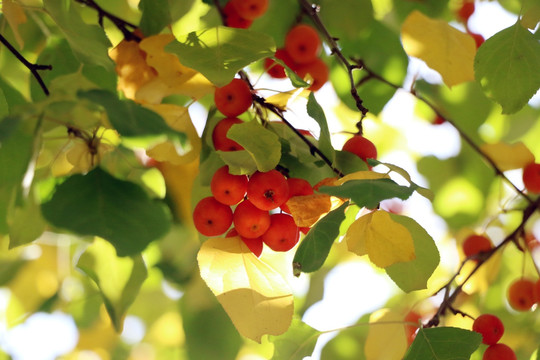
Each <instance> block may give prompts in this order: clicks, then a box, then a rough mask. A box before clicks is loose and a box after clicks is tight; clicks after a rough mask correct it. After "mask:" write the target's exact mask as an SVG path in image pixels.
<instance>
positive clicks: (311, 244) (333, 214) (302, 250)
mask: <svg viewBox="0 0 540 360" xmlns="http://www.w3.org/2000/svg"><path fill="white" fill-rule="evenodd" d="M347 206H349V203H348V202H345V203H344V204H342V205H341V206H340V207H339V208H337V209H335V210H332V211H330V212H329V213H328V214H327V215H326V216H325V217H323V218H322V219H320V220H319V221H318V222H317V223H316V224H315V226H313V227H312V228H311V230H310V231H309V232H308V233H307V235H306V237H305V238H304V240H302V243H300V246H298V249H297V250H296V253H295V254H294V259H293V272H294V275H295V276H299V275H300V273H301V272H306V273H308V272H313V271H317V270H319V269H320V268H321V266H323V264H324V261H325V260H326V258H327V257H328V254H329V253H330V249H331V247H332V244H333V243H334V241H335V240H336V238H337V237H338V236H339V227H340V225H341V223H342V222H343V220H345V208H347Z"/></svg>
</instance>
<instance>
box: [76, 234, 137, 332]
mask: <svg viewBox="0 0 540 360" xmlns="http://www.w3.org/2000/svg"><path fill="white" fill-rule="evenodd" d="M77 267H78V268H79V269H81V270H82V271H84V273H85V274H86V275H88V276H89V277H90V278H91V279H92V280H93V281H94V282H95V283H96V285H97V287H98V288H99V291H100V292H101V296H102V297H103V302H104V303H105V306H106V307H107V312H108V313H109V316H110V317H111V320H112V323H113V325H114V327H115V329H116V330H117V331H118V332H120V331H122V327H123V322H124V316H125V314H126V312H127V309H128V308H129V306H130V305H131V304H132V303H133V301H134V300H135V298H136V296H137V294H138V293H139V290H140V288H141V286H142V284H143V282H144V280H145V279H146V276H147V271H146V265H145V264H144V261H143V259H142V256H141V255H135V256H132V257H122V258H119V257H117V256H116V249H115V248H114V246H112V245H111V244H110V243H108V242H107V241H105V240H103V239H100V238H96V239H95V240H94V243H93V244H92V245H90V246H89V247H88V248H87V249H86V251H85V252H84V253H83V254H82V255H81V257H80V258H79V261H78V262H77Z"/></svg>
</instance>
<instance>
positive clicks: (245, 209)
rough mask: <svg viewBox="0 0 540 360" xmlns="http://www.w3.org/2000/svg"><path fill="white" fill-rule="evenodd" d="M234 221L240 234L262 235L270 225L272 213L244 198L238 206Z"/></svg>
mask: <svg viewBox="0 0 540 360" xmlns="http://www.w3.org/2000/svg"><path fill="white" fill-rule="evenodd" d="M233 223H234V227H235V229H236V231H238V234H240V236H243V237H246V238H250V239H253V238H256V237H259V236H261V235H262V234H264V233H265V232H266V230H268V228H269V227H270V214H269V213H268V211H264V210H261V209H259V208H257V207H255V205H253V204H252V203H251V201H249V200H244V201H242V202H241V203H240V204H238V205H237V206H236V209H234V214H233Z"/></svg>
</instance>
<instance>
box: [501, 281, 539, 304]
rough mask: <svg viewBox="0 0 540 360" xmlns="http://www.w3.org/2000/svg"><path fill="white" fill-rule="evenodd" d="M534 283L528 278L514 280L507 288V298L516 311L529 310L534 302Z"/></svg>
mask: <svg viewBox="0 0 540 360" xmlns="http://www.w3.org/2000/svg"><path fill="white" fill-rule="evenodd" d="M534 287H535V283H534V282H533V281H532V280H529V279H519V280H516V281H514V282H513V283H512V284H511V285H510V287H509V288H508V294H507V299H508V303H509V304H510V306H511V307H512V308H513V309H514V310H517V311H529V310H530V309H531V307H532V306H533V305H534V304H535V303H536V298H535V295H534V293H535V291H534Z"/></svg>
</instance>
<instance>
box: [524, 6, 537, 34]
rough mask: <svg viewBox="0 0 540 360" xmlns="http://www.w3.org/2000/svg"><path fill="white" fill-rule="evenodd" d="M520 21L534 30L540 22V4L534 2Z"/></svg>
mask: <svg viewBox="0 0 540 360" xmlns="http://www.w3.org/2000/svg"><path fill="white" fill-rule="evenodd" d="M520 22H521V25H523V26H524V27H526V28H529V29H531V30H534V29H535V28H536V25H537V24H538V23H539V22H540V5H538V4H532V6H531V7H529V8H528V9H527V11H526V12H525V14H523V17H522V18H521V21H520Z"/></svg>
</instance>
